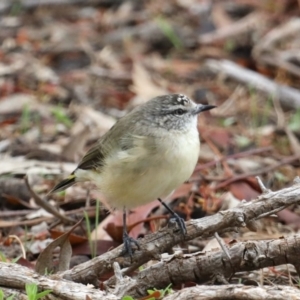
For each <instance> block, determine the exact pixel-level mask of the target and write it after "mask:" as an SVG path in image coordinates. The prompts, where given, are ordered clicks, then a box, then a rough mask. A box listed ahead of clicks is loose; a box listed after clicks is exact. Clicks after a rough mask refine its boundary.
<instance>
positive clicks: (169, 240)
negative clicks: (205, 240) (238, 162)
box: [61, 181, 300, 284]
mask: <svg viewBox="0 0 300 300" xmlns="http://www.w3.org/2000/svg"><path fill="white" fill-rule="evenodd" d="M299 202H300V183H299V182H297V181H296V182H294V185H293V186H291V187H288V188H285V189H282V190H280V191H277V192H272V191H268V192H266V193H264V194H263V195H261V196H260V197H258V198H257V199H256V200H253V201H251V202H248V203H242V204H241V205H240V206H238V207H235V208H233V209H229V210H226V211H221V212H219V213H217V214H215V215H213V216H209V217H205V218H201V219H197V220H191V221H189V222H187V223H186V227H187V234H186V235H185V236H183V235H181V234H180V232H178V230H176V233H174V228H163V229H161V230H159V231H158V232H156V233H154V234H149V235H147V236H146V237H145V238H143V239H141V240H140V241H139V243H140V247H141V249H140V250H137V251H135V253H134V255H133V257H132V260H131V259H130V258H129V257H122V256H121V255H120V254H121V250H122V246H120V247H118V248H116V249H113V250H112V251H110V252H107V253H105V254H103V255H101V256H99V257H96V258H94V259H92V260H90V261H88V262H86V263H83V264H81V265H78V266H76V267H75V268H73V269H72V270H68V271H65V272H63V273H61V276H62V278H65V279H68V280H71V281H76V282H82V283H94V284H95V282H96V281H97V278H99V277H100V276H102V275H104V274H106V273H108V272H111V271H112V266H113V263H114V262H118V263H119V264H120V266H121V267H129V266H130V270H133V269H134V268H137V267H139V266H140V265H142V264H144V263H146V262H147V261H149V260H151V259H153V258H154V259H158V260H159V259H160V254H161V253H165V252H167V251H168V250H169V249H170V248H171V247H173V246H175V245H176V244H179V243H181V242H183V241H187V240H192V239H194V238H196V237H200V236H201V237H209V236H213V235H214V233H215V232H218V233H221V232H226V231H232V230H236V229H237V228H238V227H244V226H247V224H249V223H250V222H254V221H255V220H256V219H259V218H260V216H261V215H264V216H266V215H268V214H272V213H273V212H274V211H276V210H281V209H284V208H285V207H288V206H290V205H292V204H296V203H299Z"/></svg>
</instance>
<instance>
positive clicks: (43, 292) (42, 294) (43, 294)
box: [36, 290, 52, 300]
mask: <svg viewBox="0 0 300 300" xmlns="http://www.w3.org/2000/svg"><path fill="white" fill-rule="evenodd" d="M51 292H52V290H45V291H42V292H40V293H38V294H37V295H36V300H38V299H40V298H42V297H44V296H47V295H48V294H50V293H51Z"/></svg>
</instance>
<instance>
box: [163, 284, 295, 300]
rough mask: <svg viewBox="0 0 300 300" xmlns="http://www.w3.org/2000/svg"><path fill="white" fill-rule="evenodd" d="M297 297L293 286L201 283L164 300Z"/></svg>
mask: <svg viewBox="0 0 300 300" xmlns="http://www.w3.org/2000/svg"><path fill="white" fill-rule="evenodd" d="M299 298H300V291H299V289H297V288H295V287H293V286H284V285H276V286H264V287H258V286H245V285H221V286H207V285H201V286H195V287H191V288H186V289H182V290H180V291H178V292H177V293H174V294H171V295H169V296H167V297H165V298H164V300H177V299H180V300H190V299H193V300H216V299H222V300H231V299H247V300H261V299H265V300H286V299H299Z"/></svg>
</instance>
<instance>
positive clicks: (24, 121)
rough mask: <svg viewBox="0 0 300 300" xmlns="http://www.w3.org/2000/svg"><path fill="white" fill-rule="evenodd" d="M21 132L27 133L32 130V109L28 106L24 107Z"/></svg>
mask: <svg viewBox="0 0 300 300" xmlns="http://www.w3.org/2000/svg"><path fill="white" fill-rule="evenodd" d="M20 122H21V132H22V133H25V132H26V131H27V130H28V129H29V128H30V123H31V122H30V109H29V106H28V104H26V105H24V107H23V110H22V115H21V121H20Z"/></svg>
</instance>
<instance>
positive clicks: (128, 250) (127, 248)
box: [121, 207, 140, 257]
mask: <svg viewBox="0 0 300 300" xmlns="http://www.w3.org/2000/svg"><path fill="white" fill-rule="evenodd" d="M123 243H124V247H123V250H122V252H121V255H127V254H129V256H130V257H132V254H133V251H132V244H134V245H136V246H137V248H138V249H140V245H139V243H138V241H136V240H135V239H134V238H132V237H130V236H129V235H128V232H127V225H126V208H125V207H124V209H123Z"/></svg>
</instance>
